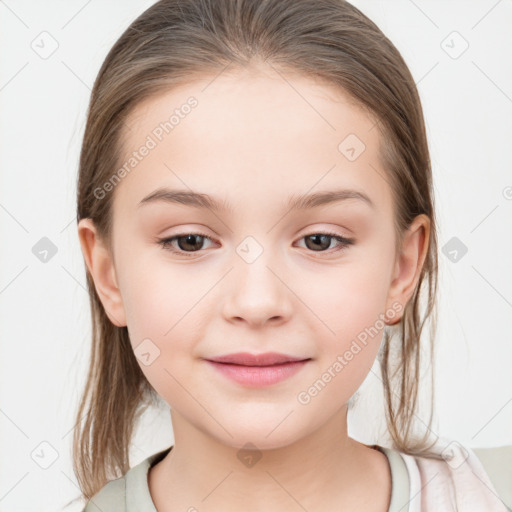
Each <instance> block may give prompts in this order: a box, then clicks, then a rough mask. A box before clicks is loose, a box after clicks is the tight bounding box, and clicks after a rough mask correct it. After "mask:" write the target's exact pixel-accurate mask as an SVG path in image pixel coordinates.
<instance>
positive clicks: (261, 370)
mask: <svg viewBox="0 0 512 512" xmlns="http://www.w3.org/2000/svg"><path fill="white" fill-rule="evenodd" d="M310 360H311V358H302V357H294V356H289V355H286V354H277V353H275V352H272V353H265V354H255V355H253V354H249V353H237V354H228V355H226V356H220V357H215V358H211V359H206V361H207V362H208V364H209V365H210V366H211V367H212V368H214V369H215V370H216V371H217V372H219V373H220V374H221V375H222V376H224V377H226V378H228V379H229V380H231V381H234V382H236V383H237V384H239V385H242V386H245V387H250V388H261V387H265V386H271V385H273V384H277V383H278V382H281V381H283V380H285V379H288V378H290V377H291V376H292V375H295V374H296V373H297V372H299V371H300V370H301V368H303V367H304V366H305V365H306V364H307V363H308V361H310Z"/></svg>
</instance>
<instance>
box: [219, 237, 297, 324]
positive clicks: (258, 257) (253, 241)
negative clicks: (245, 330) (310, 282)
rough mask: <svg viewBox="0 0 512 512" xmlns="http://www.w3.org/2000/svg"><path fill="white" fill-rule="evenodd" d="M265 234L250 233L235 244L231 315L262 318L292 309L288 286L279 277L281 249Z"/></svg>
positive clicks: (248, 319) (255, 318)
mask: <svg viewBox="0 0 512 512" xmlns="http://www.w3.org/2000/svg"><path fill="white" fill-rule="evenodd" d="M262 237H263V235H262V236H259V237H258V238H259V239H258V238H256V236H253V235H248V236H247V237H245V238H244V239H243V240H242V241H241V242H240V243H239V244H238V246H237V247H236V248H235V251H236V254H235V255H234V256H235V257H234V260H233V265H234V269H233V273H232V279H231V283H232V286H231V288H230V291H229V292H228V294H229V299H228V300H227V302H226V310H225V313H226V314H227V315H228V316H231V317H242V318H244V319H246V320H247V321H260V322H262V321H265V320H267V319H270V318H274V317H283V316H286V315H287V314H288V313H289V300H288V299H289V298H288V297H287V290H288V289H287V287H286V286H285V285H284V284H283V282H282V281H281V280H282V279H283V278H282V277H281V278H279V277H278V276H279V274H280V271H279V269H280V268H282V265H281V264H280V262H279V261H278V260H279V257H278V253H279V250H278V249H277V248H276V247H271V246H269V242H268V240H270V238H271V236H270V235H269V236H266V237H265V240H262ZM260 240H261V242H260Z"/></svg>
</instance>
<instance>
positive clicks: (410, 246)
mask: <svg viewBox="0 0 512 512" xmlns="http://www.w3.org/2000/svg"><path fill="white" fill-rule="evenodd" d="M429 239H430V219H429V218H428V217H427V216H426V215H424V214H421V215H418V216H417V217H416V218H415V219H414V221H413V222H412V223H411V225H410V227H409V229H408V230H407V231H406V232H405V233H404V237H403V241H402V247H401V251H400V253H399V255H398V258H397V261H396V264H395V273H394V275H393V280H392V282H391V285H390V289H389V293H388V304H387V307H388V308H391V307H392V304H394V303H397V302H398V303H399V304H401V305H402V308H405V305H406V304H407V302H408V301H409V299H410V298H411V297H412V295H413V293H414V290H415V288H416V285H417V283H418V280H419V277H420V273H421V269H422V268H423V264H424V262H425V258H426V256H427V251H428V245H429ZM399 320H400V318H395V319H394V321H392V322H391V321H390V322H387V323H388V325H393V324H395V323H397V322H398V321H399Z"/></svg>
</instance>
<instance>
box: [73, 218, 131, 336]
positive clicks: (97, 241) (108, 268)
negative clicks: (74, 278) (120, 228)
mask: <svg viewBox="0 0 512 512" xmlns="http://www.w3.org/2000/svg"><path fill="white" fill-rule="evenodd" d="M78 237H79V239H80V245H81V247H82V254H83V256H84V259H85V263H86V265H87V268H88V269H89V272H90V274H91V276H92V278H93V280H94V287H95V288H96V292H97V293H98V296H99V298H100V300H101V303H102V304H103V307H104V308H105V313H106V314H107V316H108V317H109V319H110V321H111V322H112V323H113V324H114V325H116V326H117V327H124V326H125V325H126V314H125V310H124V306H123V301H122V297H121V293H120V291H119V286H118V282H117V276H116V272H115V267H114V261H113V258H112V255H111V254H110V251H109V250H108V248H107V247H106V245H105V244H104V243H103V241H102V240H101V238H100V237H99V236H98V233H97V230H96V227H95V225H94V223H93V221H92V219H82V220H81V221H80V222H79V223H78Z"/></svg>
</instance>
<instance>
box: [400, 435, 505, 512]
mask: <svg viewBox="0 0 512 512" xmlns="http://www.w3.org/2000/svg"><path fill="white" fill-rule="evenodd" d="M435 450H436V453H435V455H436V456H433V457H426V456H425V457H420V456H414V457H411V456H410V455H405V457H408V458H412V459H414V462H415V463H416V467H417V469H418V473H419V477H420V482H421V486H422V487H424V491H423V492H422V497H421V502H422V507H425V508H426V509H427V510H430V509H432V510H468V511H469V510H473V508H471V507H474V510H489V511H496V512H508V511H510V510H512V486H511V482H512V446H502V447H497V448H474V449H472V448H469V447H467V446H464V445H462V444H460V443H458V442H457V441H453V440H452V441H444V442H443V443H442V444H440V445H439V447H438V448H436V449H435ZM402 456H404V454H402ZM443 507H444V508H443Z"/></svg>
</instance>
